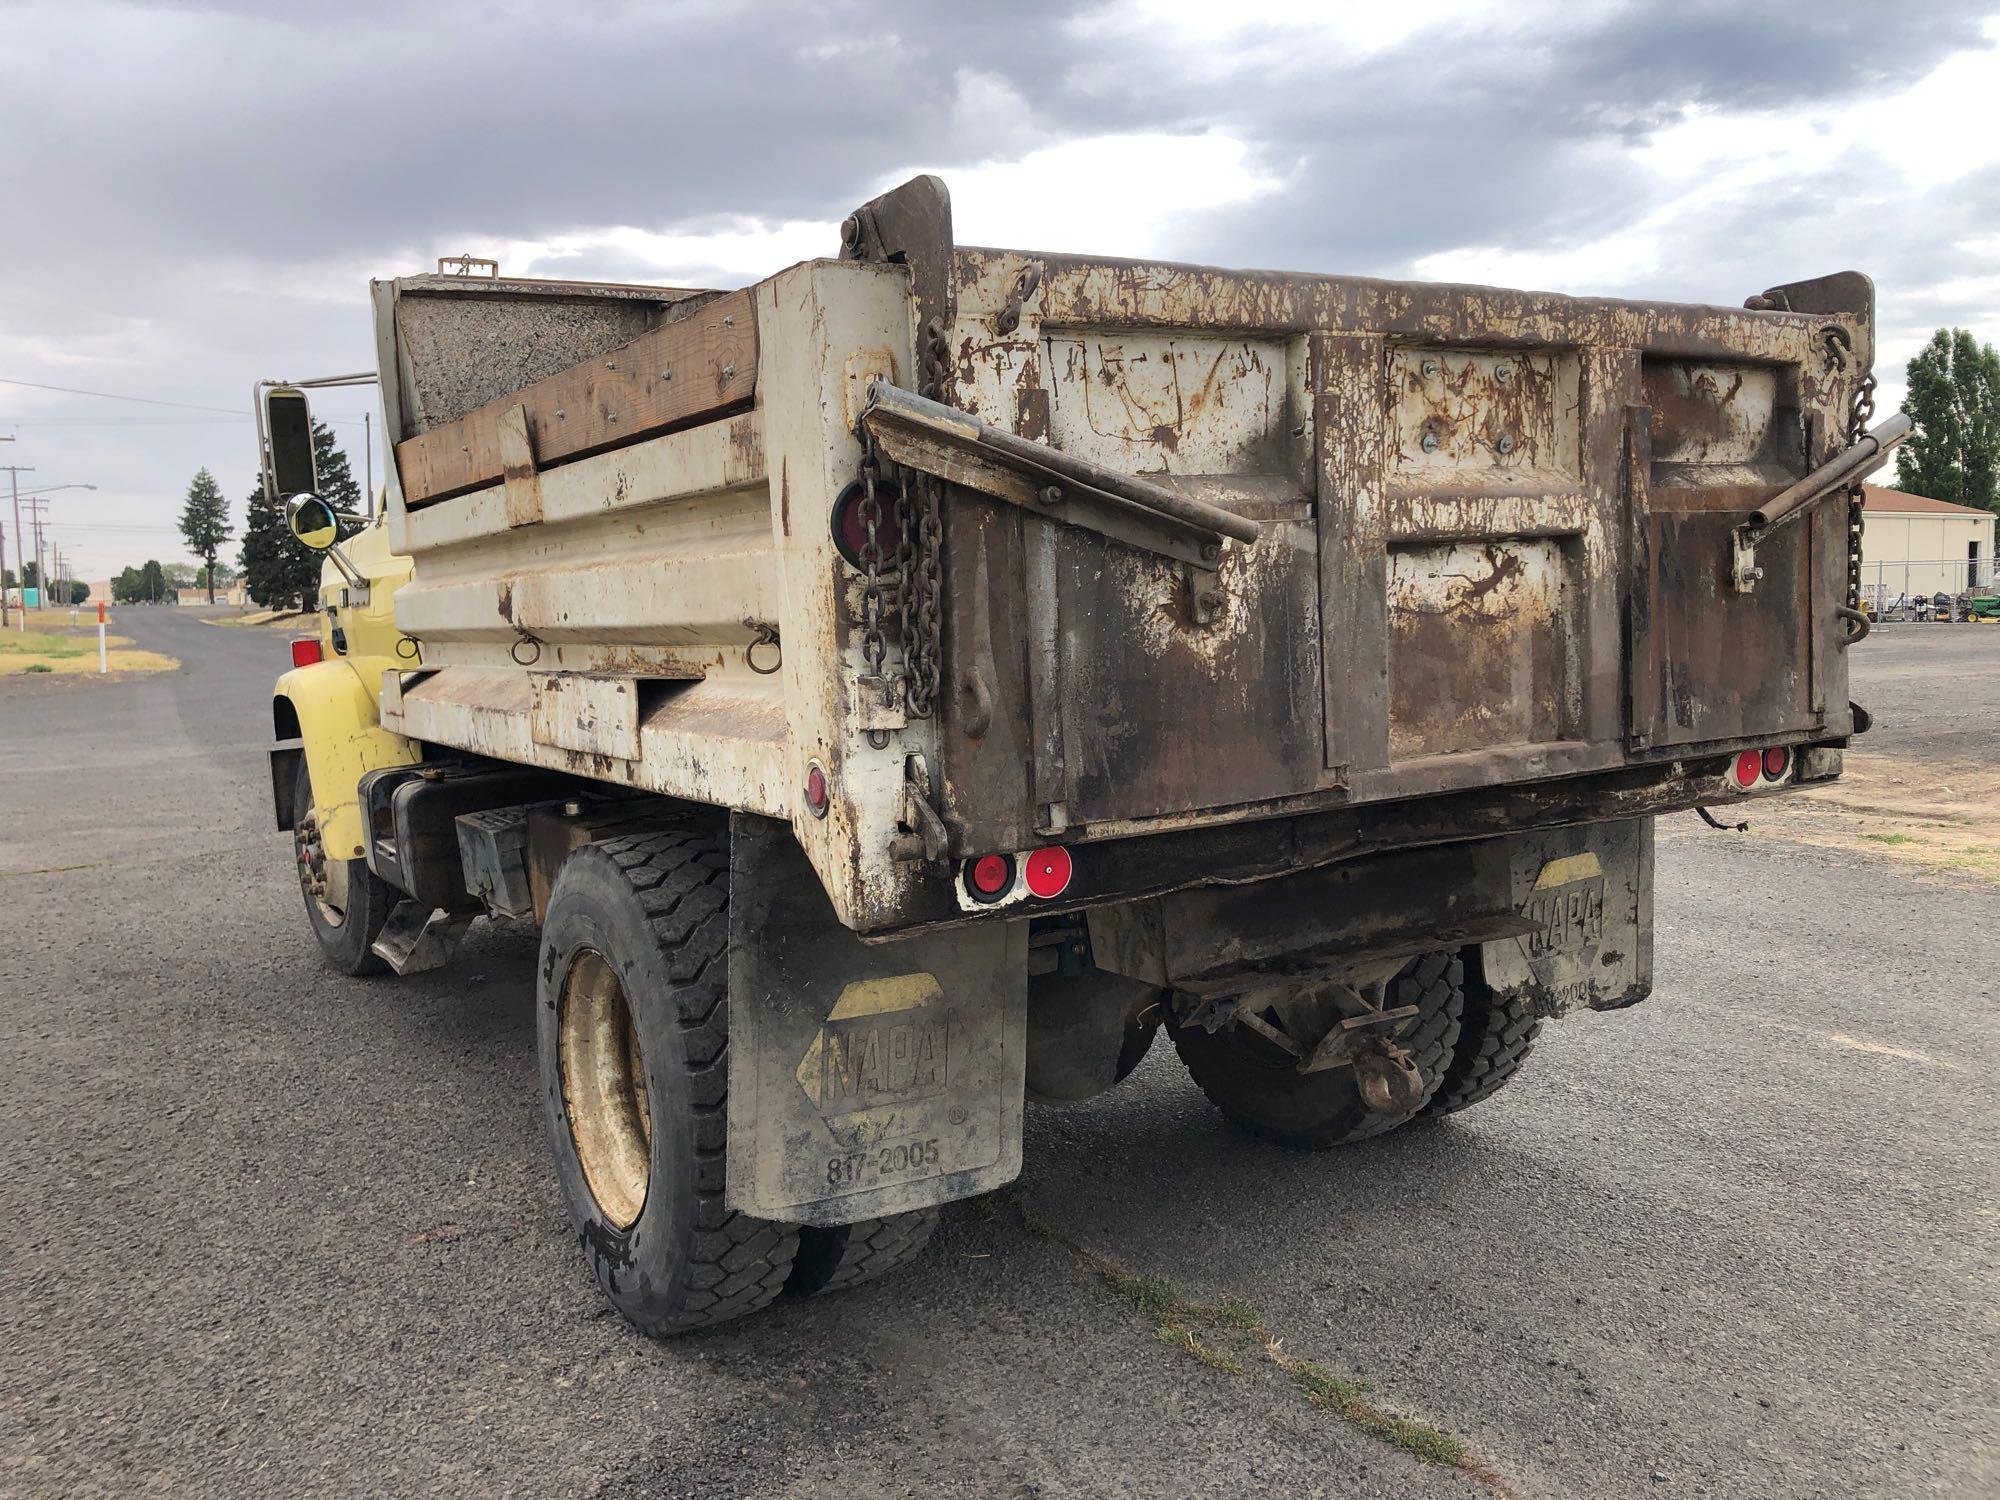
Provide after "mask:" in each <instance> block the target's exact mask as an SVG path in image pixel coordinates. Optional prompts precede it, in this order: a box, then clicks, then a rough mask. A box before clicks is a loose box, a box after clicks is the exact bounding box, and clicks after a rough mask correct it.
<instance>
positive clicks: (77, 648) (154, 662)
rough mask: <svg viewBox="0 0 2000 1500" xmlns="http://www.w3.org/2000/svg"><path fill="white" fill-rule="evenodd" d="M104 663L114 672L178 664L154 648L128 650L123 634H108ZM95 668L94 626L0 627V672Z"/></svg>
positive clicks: (170, 667) (165, 669)
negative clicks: (67, 627) (58, 628)
mask: <svg viewBox="0 0 2000 1500" xmlns="http://www.w3.org/2000/svg"><path fill="white" fill-rule="evenodd" d="M107 644H108V645H109V646H110V648H111V649H110V652H109V654H108V656H107V658H106V662H107V665H109V667H110V668H111V670H112V671H114V672H171V671H172V670H173V669H174V668H175V667H178V666H179V665H180V663H179V662H177V661H175V660H174V658H172V657H171V656H162V655H160V653H159V652H157V651H131V650H126V649H124V648H126V647H129V646H130V645H131V644H132V642H131V641H130V640H129V639H127V638H126V637H125V636H122V635H114V636H111V637H109V638H108V641H107ZM96 670H97V627H96V626H94V625H92V626H89V627H87V628H83V629H78V630H74V631H70V630H30V631H26V632H23V631H19V630H6V631H0V673H6V672H64V673H81V672H95V671H96Z"/></svg>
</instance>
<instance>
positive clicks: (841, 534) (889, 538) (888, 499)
mask: <svg viewBox="0 0 2000 1500" xmlns="http://www.w3.org/2000/svg"><path fill="white" fill-rule="evenodd" d="M867 498H868V494H867V490H866V489H865V488H864V487H863V486H862V485H859V484H851V485H849V486H848V487H847V488H846V489H845V490H843V491H842V492H841V495H840V498H839V499H838V500H836V501H834V502H833V545H834V546H835V547H836V548H838V549H839V552H840V555H841V556H842V557H844V558H846V559H847V565H848V566H849V567H850V568H858V569H859V570H860V571H862V572H864V573H865V572H867V571H868V517H867V516H866V515H865V514H864V511H865V508H866V502H867ZM892 502H893V496H892V492H891V490H890V487H889V485H888V484H887V483H886V482H882V483H878V484H877V485H876V486H875V504H876V506H877V510H876V513H875V549H876V552H877V553H878V556H877V558H876V566H877V567H878V568H879V569H881V571H883V572H885V573H890V572H894V571H895V567H896V554H897V553H898V552H899V551H901V550H902V546H903V528H902V526H901V525H900V524H899V523H898V522H897V520H896V507H895V505H894V504H893V503H892Z"/></svg>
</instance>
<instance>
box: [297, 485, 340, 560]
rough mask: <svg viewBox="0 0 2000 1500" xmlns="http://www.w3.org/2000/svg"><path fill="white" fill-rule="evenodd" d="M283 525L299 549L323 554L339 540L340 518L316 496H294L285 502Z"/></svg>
mask: <svg viewBox="0 0 2000 1500" xmlns="http://www.w3.org/2000/svg"><path fill="white" fill-rule="evenodd" d="M285 524H286V525H287V526H288V527H290V528H291V532H292V535H293V536H294V537H295V538H297V540H298V543H299V545H300V546H301V547H304V548H306V549H308V550H309V551H313V552H325V551H327V550H328V549H329V548H331V547H332V546H333V544H334V543H335V542H337V541H339V540H340V517H339V516H337V515H335V514H334V510H333V507H332V506H331V505H328V504H327V503H326V502H325V501H324V500H322V499H320V497H319V496H317V495H310V494H308V495H294V496H292V498H291V499H289V500H287V501H286V502H285Z"/></svg>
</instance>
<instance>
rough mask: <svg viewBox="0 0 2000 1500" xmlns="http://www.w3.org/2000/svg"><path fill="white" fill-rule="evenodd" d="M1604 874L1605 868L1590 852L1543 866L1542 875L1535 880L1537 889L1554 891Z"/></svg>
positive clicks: (1556, 860)
mask: <svg viewBox="0 0 2000 1500" xmlns="http://www.w3.org/2000/svg"><path fill="white" fill-rule="evenodd" d="M1603 873H1604V866H1602V865H1600V864H1599V863H1598V862H1597V856H1596V855H1595V854H1592V853H1589V852H1588V851H1586V852H1585V853H1582V854H1566V855H1564V856H1563V857H1562V858H1561V859H1552V860H1550V861H1549V862H1548V863H1547V864H1545V865H1543V866H1542V873H1541V874H1540V875H1539V876H1537V877H1536V880H1535V889H1536V890H1538V891H1552V890H1554V889H1555V888H1556V887H1557V886H1559V885H1569V884H1570V883H1572V882H1573V881H1578V880H1589V879H1591V878H1592V877H1593V876H1597V875H1602V874H1603Z"/></svg>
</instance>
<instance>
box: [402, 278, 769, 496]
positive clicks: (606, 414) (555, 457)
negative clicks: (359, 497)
mask: <svg viewBox="0 0 2000 1500" xmlns="http://www.w3.org/2000/svg"><path fill="white" fill-rule="evenodd" d="M756 391H757V325H756V320H755V316H754V314H753V312H752V310H751V301H750V294H749V293H748V292H729V293H727V294H725V295H723V296H720V297H716V298H714V299H712V300H710V301H708V302H704V303H703V304H702V305H701V306H700V307H698V308H695V309H694V310H693V311H691V312H689V313H687V314H685V315H683V316H682V317H680V318H678V319H676V320H675V321H673V322H671V323H663V324H662V325H661V326H660V327H658V328H654V329H652V330H650V331H648V332H646V333H643V334H641V335H640V336H639V337H638V338H636V339H634V340H633V341H632V342H631V343H629V344H625V345H622V346H620V347H619V348H616V349H613V350H610V351H608V352H607V353H604V354H599V355H594V356H592V357H591V358H590V359H587V360H585V361H584V362H583V363H582V364H579V365H575V366H573V367H571V368H570V369H567V370H563V371H560V372H558V373H557V374H554V375H551V376H549V377H548V378H547V379H544V380H538V381H536V382H535V383H534V384H533V385H530V386H527V387H525V388H524V389H522V390H519V391H515V392H513V393H511V394H509V395H505V396H501V397H498V398H496V399H495V400H492V401H489V402H487V403H486V404H485V405H484V406H481V407H477V408H475V409H474V410H472V411H469V412H467V413H466V414H465V415H464V416H462V417H460V418H459V419H458V420H457V421H455V422H446V423H444V424H442V425H441V426H438V427H434V428H432V429H431V430H430V431H429V432H425V433H419V434H418V435H417V436H416V437H413V438H406V439H405V440H404V441H402V442H400V443H398V444H397V445H396V467H397V472H398V473H399V474H400V475H401V477H402V483H403V500H404V503H405V504H408V505H421V504H423V503H424V502H425V501H427V500H441V499H443V498H444V497H446V496H447V495H456V494H460V493H462V492H464V491H466V490H469V489H474V488H476V487H478V486H480V485H484V484H492V483H493V482H494V481H496V480H498V479H500V478H502V477H503V475H504V473H505V470H506V462H505V453H504V450H503V447H502V443H501V430H502V425H503V423H504V422H505V421H506V419H507V415H508V413H509V412H511V411H512V410H513V409H514V408H516V407H520V408H521V409H522V410H523V411H524V412H525V413H526V416H527V423H528V437H529V443H530V447H531V448H532V450H533V452H534V455H535V460H536V463H537V464H538V466H539V467H541V468H548V467H550V466H551V465H553V464H558V463H561V462H563V461H564V460H565V459H571V458H581V457H583V456H584V455H585V454H589V453H597V452H600V451H602V450H604V449H606V448H615V447H618V446H620V445H621V444H624V443H629V442H633V441H635V440H636V439H638V438H642V437H649V436H652V435H654V434H656V433H658V432H661V431H664V430H665V429H667V428H669V427H676V426H684V425H686V424H687V423H690V422H697V421H701V420H704V419H706V418H709V417H715V416H720V415H722V414H723V413H724V412H727V411H730V410H732V409H735V408H738V407H742V406H746V405H748V404H749V402H750V400H751V398H752V397H753V396H754V395H755V394H756Z"/></svg>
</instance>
